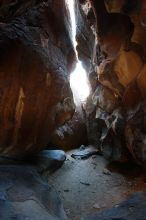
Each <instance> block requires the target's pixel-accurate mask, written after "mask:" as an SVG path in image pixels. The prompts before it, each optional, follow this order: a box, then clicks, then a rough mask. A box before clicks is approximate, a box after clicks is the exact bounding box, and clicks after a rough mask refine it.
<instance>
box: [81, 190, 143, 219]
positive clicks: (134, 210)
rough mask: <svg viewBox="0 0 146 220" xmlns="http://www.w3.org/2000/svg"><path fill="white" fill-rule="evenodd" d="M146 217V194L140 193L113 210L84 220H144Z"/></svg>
mask: <svg viewBox="0 0 146 220" xmlns="http://www.w3.org/2000/svg"><path fill="white" fill-rule="evenodd" d="M145 216H146V192H145V191H144V192H138V193H135V194H134V195H132V196H131V197H130V198H129V199H128V200H127V201H125V202H122V203H120V204H119V205H117V206H116V207H114V208H112V209H111V210H107V211H103V212H99V213H97V214H95V215H92V216H88V217H85V218H83V219H82V220H97V219H98V220H144V219H145Z"/></svg>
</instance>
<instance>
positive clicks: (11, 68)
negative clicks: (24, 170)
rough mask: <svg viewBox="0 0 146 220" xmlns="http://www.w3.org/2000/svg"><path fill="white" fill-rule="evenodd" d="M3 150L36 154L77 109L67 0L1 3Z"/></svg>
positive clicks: (0, 149) (0, 118) (0, 116)
mask: <svg viewBox="0 0 146 220" xmlns="http://www.w3.org/2000/svg"><path fill="white" fill-rule="evenodd" d="M0 3H1V5H0V6H1V7H0V153H2V154H6V155H10V154H28V153H29V154H31V153H32V154H34V153H36V152H37V151H40V150H41V149H43V148H45V147H46V145H47V144H48V143H49V141H50V136H51V134H52V132H53V131H54V130H55V129H56V128H57V127H59V126H61V125H62V124H64V123H65V121H67V120H69V119H70V118H71V117H72V115H73V112H74V103H73V97H72V92H71V89H70V85H69V75H68V73H69V72H70V71H71V69H72V68H73V66H74V62H75V54H74V49H73V45H72V42H71V37H70V22H69V17H68V12H67V10H66V6H65V3H64V0H59V1H49V0H48V1H45V2H44V1H21V2H19V1H0Z"/></svg>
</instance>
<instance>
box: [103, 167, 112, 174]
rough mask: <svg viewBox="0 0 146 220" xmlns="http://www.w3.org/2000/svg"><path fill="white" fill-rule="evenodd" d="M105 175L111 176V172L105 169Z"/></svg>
mask: <svg viewBox="0 0 146 220" xmlns="http://www.w3.org/2000/svg"><path fill="white" fill-rule="evenodd" d="M103 174H105V175H111V172H110V171H109V170H108V169H106V168H105V169H103Z"/></svg>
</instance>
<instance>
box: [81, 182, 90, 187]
mask: <svg viewBox="0 0 146 220" xmlns="http://www.w3.org/2000/svg"><path fill="white" fill-rule="evenodd" d="M80 183H81V184H83V185H85V186H90V183H85V182H80Z"/></svg>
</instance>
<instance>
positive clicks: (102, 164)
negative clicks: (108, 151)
mask: <svg viewBox="0 0 146 220" xmlns="http://www.w3.org/2000/svg"><path fill="white" fill-rule="evenodd" d="M72 152H74V151H70V152H68V153H67V160H66V161H65V163H64V165H63V166H62V167H61V168H60V169H59V170H57V171H56V172H55V173H53V174H48V182H49V184H51V185H52V186H54V187H55V189H56V190H57V192H58V193H59V195H60V197H61V199H62V202H63V205H64V208H65V210H66V213H67V215H68V217H69V220H79V219H81V217H83V216H86V215H88V214H91V213H92V214H93V213H94V212H97V211H100V210H104V209H108V208H111V207H113V206H116V205H117V204H118V203H119V202H121V201H123V200H125V199H126V198H127V197H128V196H129V195H130V194H132V193H133V192H136V191H140V190H143V189H145V188H146V183H145V182H144V174H143V171H142V170H141V168H139V167H137V166H135V165H133V164H128V165H122V166H121V165H119V164H110V165H109V164H108V161H106V160H105V159H104V158H103V157H102V156H99V155H95V156H92V157H90V158H89V159H86V160H75V159H73V158H72V157H71V156H70V155H71V153H72Z"/></svg>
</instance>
